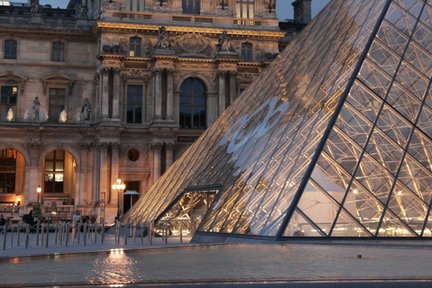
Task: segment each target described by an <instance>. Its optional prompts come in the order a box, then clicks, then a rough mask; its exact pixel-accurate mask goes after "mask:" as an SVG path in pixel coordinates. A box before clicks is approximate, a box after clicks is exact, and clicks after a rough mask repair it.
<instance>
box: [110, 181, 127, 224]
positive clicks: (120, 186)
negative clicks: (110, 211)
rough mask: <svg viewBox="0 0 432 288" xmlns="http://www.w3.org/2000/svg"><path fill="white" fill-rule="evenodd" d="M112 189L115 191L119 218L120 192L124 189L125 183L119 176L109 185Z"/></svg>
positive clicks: (118, 216)
mask: <svg viewBox="0 0 432 288" xmlns="http://www.w3.org/2000/svg"><path fill="white" fill-rule="evenodd" d="M111 188H112V190H114V191H117V196H118V197H117V219H119V218H120V192H122V191H123V190H125V189H126V184H124V183H123V182H122V180H121V179H120V178H117V180H116V181H115V182H114V183H113V184H112V185H111Z"/></svg>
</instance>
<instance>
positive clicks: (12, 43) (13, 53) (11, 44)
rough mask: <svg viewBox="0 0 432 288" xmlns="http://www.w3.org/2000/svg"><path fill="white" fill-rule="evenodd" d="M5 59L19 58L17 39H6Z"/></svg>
mask: <svg viewBox="0 0 432 288" xmlns="http://www.w3.org/2000/svg"><path fill="white" fill-rule="evenodd" d="M4 59H17V41H16V40H13V39H6V40H5V46H4Z"/></svg>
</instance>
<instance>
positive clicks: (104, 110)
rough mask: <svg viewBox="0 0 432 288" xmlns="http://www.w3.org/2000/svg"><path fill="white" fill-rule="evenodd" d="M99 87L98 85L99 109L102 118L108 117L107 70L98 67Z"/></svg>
mask: <svg viewBox="0 0 432 288" xmlns="http://www.w3.org/2000/svg"><path fill="white" fill-rule="evenodd" d="M99 74H100V77H99V87H100V102H99V105H100V107H99V108H100V111H101V117H102V119H106V118H108V111H109V83H108V78H109V76H108V75H109V71H108V69H106V68H103V69H100V71H99Z"/></svg>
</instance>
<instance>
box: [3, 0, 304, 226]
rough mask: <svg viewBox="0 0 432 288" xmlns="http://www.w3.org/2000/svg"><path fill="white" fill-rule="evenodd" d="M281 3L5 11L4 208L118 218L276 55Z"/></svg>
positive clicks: (219, 1)
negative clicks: (35, 207) (134, 193)
mask: <svg viewBox="0 0 432 288" xmlns="http://www.w3.org/2000/svg"><path fill="white" fill-rule="evenodd" d="M2 2H7V1H2ZM275 2H276V1H270V0H211V1H210V0H183V1H180V0H117V1H114V0H110V1H108V0H91V1H90V0H82V1H81V0H79V1H76V0H72V1H70V3H69V5H68V8H67V9H53V8H51V7H50V6H42V5H39V3H38V1H33V0H32V1H29V3H28V4H20V5H18V4H14V3H9V6H0V25H1V29H0V89H1V102H0V133H1V137H0V202H1V203H2V205H3V206H4V205H20V207H21V208H22V209H20V211H21V213H23V212H22V211H26V210H29V208H30V207H31V205H29V204H34V203H36V202H38V203H41V204H43V207H44V210H43V211H45V212H46V213H48V212H49V211H55V210H57V211H56V212H57V214H53V215H52V216H53V217H54V216H55V215H57V216H56V217H60V216H59V215H63V216H64V217H68V216H69V215H70V213H71V211H72V210H74V209H79V210H81V211H82V213H83V214H86V215H95V216H96V217H97V218H98V220H99V221H101V220H102V219H101V218H104V219H105V220H106V221H107V222H111V221H113V219H114V217H115V216H118V215H122V214H123V211H125V210H126V209H128V208H129V203H130V202H129V200H130V199H129V198H125V197H127V196H125V195H123V192H124V191H120V190H114V189H113V188H112V184H113V183H115V182H116V179H118V178H120V179H121V180H122V181H123V182H124V183H125V184H126V190H135V191H137V192H138V193H139V194H140V195H143V194H145V193H146V191H147V190H148V188H149V187H150V186H151V185H152V184H153V183H154V182H155V181H156V180H157V179H158V178H159V177H160V176H161V174H162V173H164V172H165V170H167V169H168V168H169V167H170V165H171V164H172V163H173V161H174V160H175V159H177V158H178V157H179V156H180V155H181V154H182V153H183V152H184V151H185V150H186V149H187V148H188V147H189V146H190V144H191V143H192V142H193V141H194V140H195V139H197V137H198V136H199V135H200V134H201V133H202V132H203V131H204V129H206V128H207V127H209V126H210V125H212V123H213V122H214V121H215V120H216V118H217V117H218V116H219V115H220V114H221V113H222V112H223V111H224V110H225V108H226V107H227V106H228V105H230V104H231V103H232V102H233V101H234V100H235V99H236V98H237V96H238V95H240V94H241V93H242V91H243V90H244V89H245V88H246V87H247V86H248V85H249V83H251V81H252V80H253V79H255V78H256V77H257V76H258V75H259V74H260V73H261V71H262V70H263V69H264V68H265V67H266V66H267V65H268V64H269V63H270V62H271V61H272V60H273V59H274V58H275V56H276V55H277V54H278V53H279V48H278V47H279V41H280V40H281V39H282V38H283V37H284V34H285V33H284V32H283V31H281V30H280V28H279V23H278V20H277V17H276V14H275V4H276V3H275ZM296 5H297V6H299V7H300V8H298V7H296V9H298V10H299V11H302V12H304V9H306V11H307V10H308V9H309V10H310V0H304V1H302V0H297V1H296ZM302 15H306V16H305V18H307V13H303V14H302ZM309 18H310V12H309ZM298 21H300V22H302V20H298ZM129 197H132V196H129ZM134 200H136V199H134ZM3 209H5V208H3ZM4 211H6V210H4ZM0 212H1V211H0Z"/></svg>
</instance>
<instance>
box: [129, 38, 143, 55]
mask: <svg viewBox="0 0 432 288" xmlns="http://www.w3.org/2000/svg"><path fill="white" fill-rule="evenodd" d="M129 56H131V57H141V38H139V37H131V38H130V39H129Z"/></svg>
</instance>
